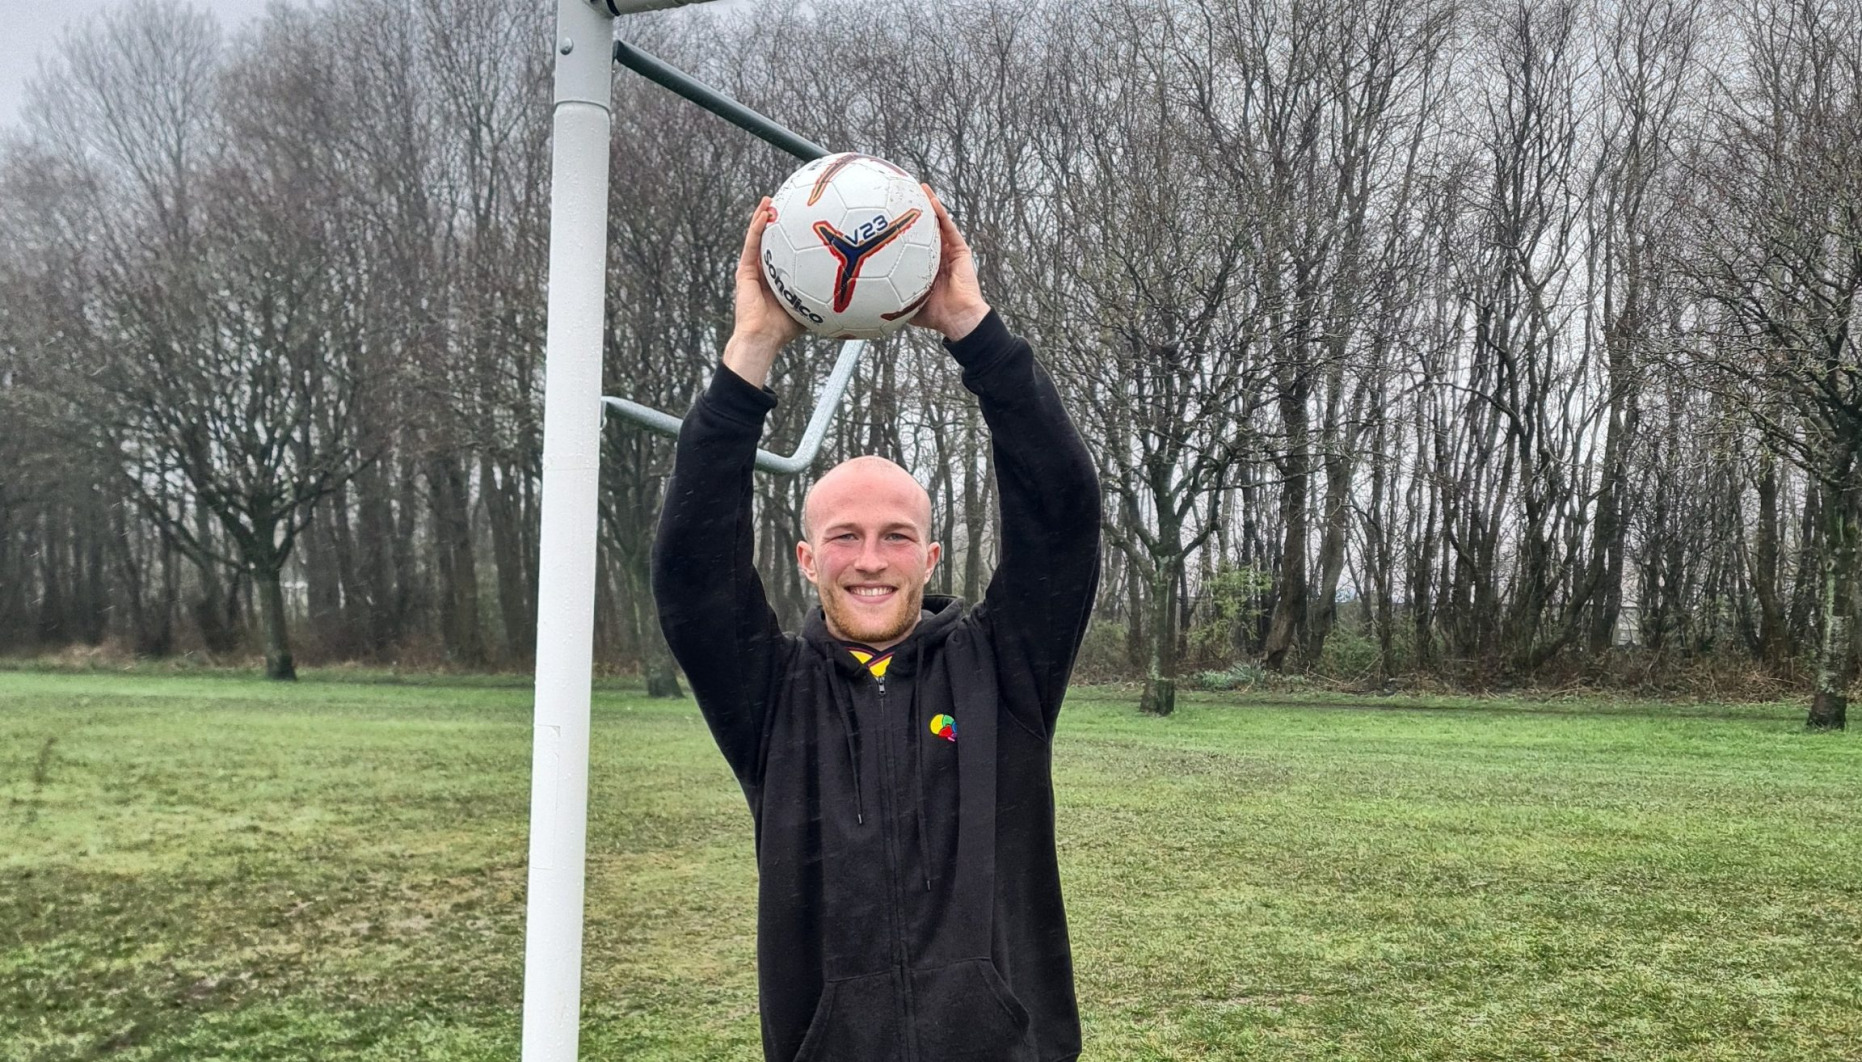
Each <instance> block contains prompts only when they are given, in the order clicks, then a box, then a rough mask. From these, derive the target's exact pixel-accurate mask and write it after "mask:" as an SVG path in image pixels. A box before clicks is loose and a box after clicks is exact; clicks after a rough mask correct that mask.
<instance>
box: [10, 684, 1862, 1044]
mask: <svg viewBox="0 0 1862 1062" xmlns="http://www.w3.org/2000/svg"><path fill="white" fill-rule="evenodd" d="M332 678H334V677H316V678H313V679H312V680H310V681H305V682H303V683H300V684H298V685H296V686H274V685H268V684H265V683H262V682H258V681H255V680H250V679H244V678H229V677H222V676H208V675H203V676H192V677H164V676H160V675H148V674H136V675H128V676H122V675H110V674H105V673H90V674H79V675H51V674H31V673H0V1060H4V1062H53V1060H58V1062H66V1060H79V1059H112V1060H117V1059H121V1060H154V1059H163V1060H183V1059H185V1060H189V1062H210V1060H235V1059H236V1060H241V1062H245V1060H260V1059H268V1060H269V1059H276V1060H286V1059H290V1060H300V1059H316V1060H358V1062H359V1060H382V1062H388V1060H393V1062H408V1060H421V1059H448V1060H487V1062H488V1060H492V1059H498V1060H500V1062H507V1060H509V1059H513V1058H515V1057H516V1045H517V1011H518V996H519V985H520V980H521V961H522V908H523V886H524V875H523V858H524V843H525V825H526V822H525V820H526V814H527V808H526V805H527V801H528V793H529V790H528V767H529V727H528V702H529V694H528V689H527V687H525V686H523V685H513V684H508V683H487V682H463V681H462V682H450V683H447V684H438V683H424V684H423V683H420V682H411V681H402V682H398V683H370V682H363V681H354V680H353V677H352V679H351V680H348V681H333V680H331V679H332ZM1130 703H1131V702H1130V699H1129V698H1128V697H1125V696H1123V695H1121V694H1118V693H1115V692H1113V691H1095V690H1088V691H1082V692H1080V693H1078V694H1077V695H1076V696H1075V698H1074V700H1073V701H1072V702H1071V703H1070V704H1069V706H1068V708H1067V712H1066V714H1065V716H1064V717H1063V725H1062V734H1061V737H1060V739H1059V742H1058V745H1057V748H1056V753H1055V759H1056V765H1057V766H1056V769H1057V772H1058V776H1059V801H1060V834H1061V839H1060V846H1061V866H1062V871H1063V874H1064V880H1065V886H1066V890H1067V896H1068V910H1069V915H1070V920H1071V923H1072V929H1073V941H1074V950H1075V957H1076V963H1077V968H1078V981H1079V991H1080V1001H1081V1007H1082V1011H1083V1016H1084V1020H1085V1023H1086V1039H1087V1056H1086V1057H1087V1058H1089V1059H1234V1058H1247V1059H1251V1060H1268V1059H1287V1060H1292V1059H1299V1060H1314V1059H1340V1060H1343V1059H1380V1060H1381V1059H1390V1060H1395V1059H1404V1060H1409V1059H1416V1060H1421V1059H1440V1060H1444V1062H1448V1060H1456V1062H1459V1060H1471V1059H1609V1060H1630V1059H1636V1060H1642V1059H1646V1060H1657V1059H1660V1060H1671V1059H1674V1060H1709V1059H1711V1060H1731V1059H1754V1060H1757V1059H1764V1060H1799V1059H1801V1060H1805V1062H1831V1060H1842V1059H1862V799H1858V796H1859V794H1858V790H1859V789H1862V786H1859V785H1858V783H1859V782H1862V743H1859V742H1858V738H1857V737H1856V736H1854V735H1846V734H1838V735H1811V734H1807V733H1805V732H1804V731H1803V729H1802V726H1801V718H1802V715H1801V712H1800V710H1799V708H1798V706H1796V705H1771V706H1744V707H1713V708H1691V709H1681V708H1674V707H1669V706H1662V705H1649V704H1631V703H1621V702H1615V703H1603V702H1553V703H1526V702H1490V701H1465V700H1464V701H1459V702H1454V703H1453V704H1452V705H1449V706H1446V707H1429V706H1426V705H1422V704H1418V703H1413V702H1402V701H1396V702H1372V701H1363V702H1357V701H1345V702H1342V703H1343V704H1344V705H1347V706H1344V707H1341V706H1327V705H1324V704H1319V703H1307V704H1302V705H1298V706H1287V705H1284V704H1282V705H1274V704H1267V703H1261V702H1254V701H1249V702H1238V701H1236V700H1234V699H1221V698H1218V697H1216V696H1206V695H1195V696H1191V697H1189V698H1187V699H1186V701H1185V703H1184V704H1183V707H1182V708H1181V709H1180V710H1179V712H1178V714H1177V715H1176V716H1174V717H1172V718H1170V719H1167V720H1155V719H1144V718H1140V717H1138V716H1137V715H1136V714H1135V713H1134V712H1133V711H1132V710H1131V708H1130V707H1129V704H1130ZM595 711H596V722H595V739H594V740H595V750H594V764H593V783H592V787H593V794H592V796H593V811H592V818H591V823H590V837H589V887H588V932H587V963H586V974H585V979H584V1003H585V1022H584V1032H583V1048H584V1050H583V1057H584V1058H587V1059H628V1060H630V1062H631V1060H635V1059H647V1060H662V1059H663V1060H668V1062H670V1060H681V1062H683V1060H690V1059H720V1060H721V1059H755V1058H758V1057H760V1055H759V1052H758V1048H757V1043H758V1041H757V1025H756V998H755V977H754V971H753V940H754V937H753V919H754V913H753V912H754V904H753V895H754V887H755V885H754V866H753V863H752V860H751V852H750V822H749V816H748V813H747V812H746V811H745V810H744V808H743V805H742V798H741V797H740V796H739V794H738V792H737V789H736V787H735V785H734V783H733V782H732V781H731V779H730V778H729V776H728V774H727V773H726V771H725V769H724V766H723V763H722V761H721V759H720V758H719V757H718V755H717V753H716V751H715V750H714V749H713V747H712V745H711V742H710V738H709V736H708V734H707V733H706V731H705V729H704V727H703V725H702V723H701V722H700V720H699V719H698V716H697V714H696V712H695V710H694V709H693V708H692V706H691V704H690V702H689V701H688V702H685V703H682V704H663V703H662V704H655V703H650V702H647V701H644V700H640V699H638V698H637V697H636V696H634V695H633V693H632V692H631V691H629V690H626V689H621V688H608V687H604V688H603V689H601V690H599V691H598V692H597V694H596V709H595Z"/></svg>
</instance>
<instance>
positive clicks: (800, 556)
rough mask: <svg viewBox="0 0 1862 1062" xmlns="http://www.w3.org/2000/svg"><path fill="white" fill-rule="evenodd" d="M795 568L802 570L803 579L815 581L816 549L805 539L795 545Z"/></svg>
mask: <svg viewBox="0 0 1862 1062" xmlns="http://www.w3.org/2000/svg"><path fill="white" fill-rule="evenodd" d="M795 566H796V567H797V568H800V569H801V570H802V578H804V579H806V580H808V581H809V582H811V583H812V582H814V581H815V548H814V547H813V546H811V545H809V544H808V540H807V539H805V538H804V539H802V540H801V541H799V542H797V543H796V544H795Z"/></svg>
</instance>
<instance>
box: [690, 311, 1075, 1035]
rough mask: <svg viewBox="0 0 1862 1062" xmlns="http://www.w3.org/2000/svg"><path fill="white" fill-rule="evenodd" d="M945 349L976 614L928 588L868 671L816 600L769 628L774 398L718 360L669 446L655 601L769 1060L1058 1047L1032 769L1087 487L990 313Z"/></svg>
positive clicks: (1042, 766) (1061, 675)
mask: <svg viewBox="0 0 1862 1062" xmlns="http://www.w3.org/2000/svg"><path fill="white" fill-rule="evenodd" d="M947 346H948V348H949V349H950V351H951V353H952V355H954V356H955V357H956V359H957V361H958V362H959V364H961V365H962V366H963V369H964V374H963V382H964V385H965V386H966V387H968V388H969V389H970V390H971V391H973V392H975V393H976V394H977V396H978V397H979V399H980V401H981V405H982V410H983V416H984V419H985V420H986V421H987V422H988V424H989V428H990V432H991V437H992V443H993V446H994V451H995V473H996V481H997V485H998V488H999V494H1000V497H1001V508H1002V537H1001V542H1000V554H999V557H1000V559H999V563H998V565H997V568H996V571H995V574H994V577H993V578H992V579H991V581H990V584H989V590H988V592H987V594H986V595H985V597H984V600H983V603H982V604H980V605H978V606H976V607H975V608H966V607H965V605H964V604H963V602H961V601H959V600H957V599H955V598H949V597H938V596H927V597H926V599H925V606H926V609H927V610H928V611H927V614H926V615H925V616H924V618H922V619H921V620H920V621H919V623H918V625H917V627H915V628H914V629H913V631H912V633H911V634H910V635H909V636H908V637H907V638H906V640H905V641H903V642H901V643H900V644H899V645H898V646H896V647H895V648H894V649H893V654H892V660H891V663H890V664H889V665H888V667H887V669H886V672H885V677H884V679H883V680H881V679H875V678H874V677H873V676H872V675H871V674H870V673H869V672H868V671H867V669H866V668H865V667H864V666H862V665H861V664H860V663H859V662H858V661H856V660H855V659H854V658H853V656H852V655H851V654H850V653H849V652H848V651H847V650H846V648H845V647H844V646H842V645H841V643H839V642H838V641H837V640H836V639H835V638H834V637H833V636H832V635H831V634H829V633H828V630H827V626H826V622H825V621H824V620H823V618H822V615H821V610H820V609H819V608H816V609H814V610H813V611H812V613H811V614H810V615H809V617H808V620H807V622H806V624H805V625H804V629H803V631H802V633H801V635H800V636H795V635H789V634H785V633H784V632H783V631H782V630H781V629H780V628H779V627H778V626H777V623H776V619H775V616H774V615H773V614H772V613H771V611H770V609H769V606H768V604H767V602H766V600H765V598H764V595H763V587H762V583H761V581H760V580H759V579H758V577H757V574H756V570H755V567H754V565H753V563H752V542H753V537H754V536H753V527H754V524H753V521H752V514H751V462H752V460H753V458H754V454H755V448H756V443H757V439H758V437H759V435H760V434H761V432H762V425H763V419H764V417H765V416H766V415H767V414H768V412H769V410H770V409H772V408H774V406H775V396H774V395H773V394H771V393H770V392H769V391H768V390H766V389H762V388H756V387H752V386H750V385H749V384H748V383H746V382H744V380H743V379H741V378H740V377H738V376H737V375H736V374H734V373H732V372H730V371H729V370H728V369H724V368H720V369H719V370H718V373H717V375H716V376H715V377H714V378H713V380H712V382H711V386H710V387H709V388H708V389H707V390H706V392H705V393H704V395H702V396H701V397H700V398H699V400H698V401H697V403H695V404H694V406H693V408H692V411H691V413H690V414H689V415H688V416H687V417H686V418H685V427H684V429H683V431H681V433H680V436H679V448H678V459H677V464H676V466H675V468H674V472H673V477H672V481H671V483H670V484H669V485H668V488H667V497H666V506H665V509H664V513H663V515H662V518H661V520H660V528H659V537H658V540H657V541H656V543H655V548H654V555H653V590H654V595H655V597H656V598H657V599H658V603H659V613H660V622H661V624H662V626H663V628H664V629H665V632H666V639H667V641H668V643H669V644H670V645H671V646H672V650H673V654H674V655H675V656H676V657H677V658H678V660H679V664H680V666H681V667H682V668H683V669H684V670H685V672H686V676H687V679H688V680H689V681H690V683H691V685H692V691H693V693H694V695H695V696H696V697H697V700H698V705H699V708H700V710H701V711H702V712H703V713H704V716H705V721H706V722H707V723H708V724H709V725H710V727H711V732H712V734H713V736H715V737H716V738H717V742H718V747H719V748H720V749H721V750H722V751H723V753H724V757H725V759H726V760H727V761H728V762H729V764H730V767H731V770H732V771H733V772H735V774H736V776H737V780H738V783H739V784H740V785H741V786H742V787H743V791H744V796H745V798H746V799H747V800H748V801H749V804H750V811H751V815H752V817H753V818H754V820H755V823H756V855H757V870H758V878H759V880H758V896H757V974H758V984H759V998H760V1003H761V1012H762V1019H763V1052H764V1056H765V1058H767V1059H768V1060H769V1062H792V1060H793V1062H817V1060H820V1062H894V1060H897V1062H951V1060H958V1059H963V1060H976V1062H985V1060H986V1062H1057V1060H1062V1059H1072V1058H1074V1057H1076V1056H1077V1055H1078V1054H1079V1052H1080V1024H1079V1015H1078V1011H1077V1008H1076V1006H1075V1003H1074V993H1073V963H1072V956H1071V952H1070V949H1069V946H1068V941H1067V922H1066V912H1065V910H1064V909H1063V907H1062V905H1061V895H1060V872H1059V867H1058V865H1057V862H1056V859H1055V852H1054V799H1053V788H1052V783H1051V778H1050V773H1049V767H1050V755H1049V753H1050V747H1051V744H1050V743H1051V739H1052V736H1053V731H1054V722H1055V719H1056V717H1057V715H1058V713H1059V710H1060V701H1061V697H1062V695H1063V694H1064V693H1065V691H1066V685H1067V676H1068V673H1069V672H1070V670H1071V668H1072V665H1073V657H1074V653H1075V652H1076V651H1077V649H1078V648H1079V643H1080V638H1081V636H1082V635H1083V634H1084V632H1085V629H1086V621H1087V616H1088V613H1089V610H1090V608H1091V605H1092V601H1093V594H1094V590H1095V589H1096V587H1097V583H1098V574H1099V487H1098V481H1097V479H1096V478H1095V476H1094V474H1093V468H1092V462H1091V460H1090V459H1089V457H1088V456H1087V453H1086V449H1085V447H1084V446H1083V445H1082V444H1081V442H1080V438H1079V435H1078V434H1077V433H1076V432H1075V431H1074V429H1073V425H1072V423H1071V422H1070V421H1069V420H1068V419H1067V415H1066V412H1065V411H1064V409H1063V408H1062V406H1061V403H1060V396H1059V395H1058V394H1057V393H1056V391H1055V390H1054V385H1053V382H1052V380H1050V379H1049V378H1048V375H1047V373H1046V371H1045V370H1043V369H1042V368H1041V367H1040V365H1039V364H1038V363H1036V361H1035V359H1034V354H1033V351H1032V350H1030V348H1029V346H1028V344H1027V343H1025V342H1023V341H1022V340H1020V339H1017V338H1015V337H1014V336H1011V335H1010V334H1009V332H1008V330H1007V329H1006V328H1005V327H1004V326H1003V323H1002V321H1001V319H1000V318H999V317H998V316H996V315H995V314H993V313H992V314H991V315H990V316H989V317H988V318H987V319H986V320H985V321H984V322H983V323H982V324H981V325H979V326H978V327H977V329H976V330H975V331H974V332H972V333H971V334H970V335H969V336H966V337H965V338H964V339H963V340H962V341H961V342H958V343H954V344H947ZM940 717H943V718H940ZM953 720H954V722H953Z"/></svg>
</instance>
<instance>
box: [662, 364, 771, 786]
mask: <svg viewBox="0 0 1862 1062" xmlns="http://www.w3.org/2000/svg"><path fill="white" fill-rule="evenodd" d="M775 406H776V396H775V394H774V393H772V392H771V391H769V390H768V389H766V388H759V387H754V386H752V385H751V384H749V383H748V382H746V381H745V380H744V379H743V378H742V377H740V376H738V375H737V374H736V373H734V372H732V371H730V370H729V369H728V368H725V367H723V366H719V368H718V371H717V375H715V376H714V377H713V378H712V381H711V385H710V386H709V387H708V388H706V390H705V393H704V394H702V395H700V396H699V399H698V401H697V402H695V403H694V404H693V405H692V410H691V412H690V413H688V414H686V417H685V423H684V426H683V427H681V428H680V430H679V446H678V452H677V457H676V458H675V460H674V463H673V470H672V478H671V480H670V481H669V482H668V483H667V485H666V503H665V505H664V507H663V508H662V509H661V511H660V520H659V534H658V536H657V537H656V538H655V539H654V542H653V597H654V600H655V601H656V602H657V603H658V606H659V622H660V629H661V630H662V631H664V632H665V634H666V642H667V644H668V645H669V646H670V647H671V648H672V655H673V658H674V659H676V660H677V661H678V662H679V667H680V668H681V669H682V670H684V672H685V676H686V680H687V681H688V682H690V683H691V686H692V695H693V697H694V698H695V699H696V700H697V701H698V708H699V711H700V712H702V713H703V714H704V717H705V722H706V724H707V725H708V726H710V728H711V734H712V736H713V737H714V738H716V739H717V742H718V748H719V749H720V750H722V751H723V753H724V759H725V761H726V762H728V763H729V764H730V767H731V771H732V772H733V773H735V774H736V776H737V781H738V783H739V784H740V785H742V786H743V787H744V791H745V795H746V796H751V797H752V802H753V803H754V797H753V796H752V790H753V789H754V787H756V786H757V785H759V784H760V778H759V775H760V770H761V762H762V757H761V747H762V735H763V722H764V717H765V714H766V712H767V710H768V706H769V702H770V700H771V694H772V691H773V690H774V688H775V682H776V675H777V671H778V668H779V666H780V662H781V660H782V658H783V649H784V646H785V641H784V638H783V634H782V629H781V627H780V626H779V625H778V624H777V622H776V616H775V613H773V612H772V611H770V607H769V603H768V600H767V598H765V597H764V594H763V581H762V579H761V578H759V577H758V575H757V572H756V565H755V564H754V562H753V559H752V551H753V543H754V540H755V539H754V523H753V520H752V508H751V470H752V467H753V463H754V461H755V460H756V444H757V440H758V439H759V438H760V437H761V435H762V431H763V419H764V418H765V417H766V416H767V415H768V413H769V411H770V410H771V409H774V408H775Z"/></svg>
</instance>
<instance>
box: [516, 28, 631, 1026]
mask: <svg viewBox="0 0 1862 1062" xmlns="http://www.w3.org/2000/svg"><path fill="white" fill-rule="evenodd" d="M556 29H557V33H556V112H555V140H554V148H553V152H552V157H551V164H550V165H551V169H550V275H549V325H548V333H547V336H546V339H545V343H546V348H545V360H544V384H543V513H542V516H543V526H542V530H541V535H540V538H539V546H540V549H541V558H540V563H539V566H538V580H537V686H536V691H537V692H536V722H535V731H534V733H533V735H532V746H531V760H530V763H531V775H530V883H529V892H528V896H527V898H526V909H525V924H524V934H525V935H524V1041H523V1062H575V1058H576V1052H577V1047H578V1043H577V1041H578V1037H579V1035H580V1025H581V1009H582V881H583V860H584V855H585V852H586V839H587V836H588V702H589V682H590V677H591V671H592V662H593V656H594V627H595V531H596V525H595V521H596V490H597V486H598V474H599V458H600V441H601V440H600V433H601V332H602V321H601V317H602V296H603V293H604V288H605V285H606V280H607V249H608V138H609V132H610V125H611V121H610V116H609V113H608V99H609V95H608V93H609V86H610V83H611V80H612V75H611V71H612V63H613V58H612V57H613V47H614V45H613V41H614V23H613V20H612V18H611V17H610V16H609V15H608V14H607V13H606V12H603V11H597V10H595V8H594V7H593V6H592V5H591V4H589V3H588V0H557V3H556Z"/></svg>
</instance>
